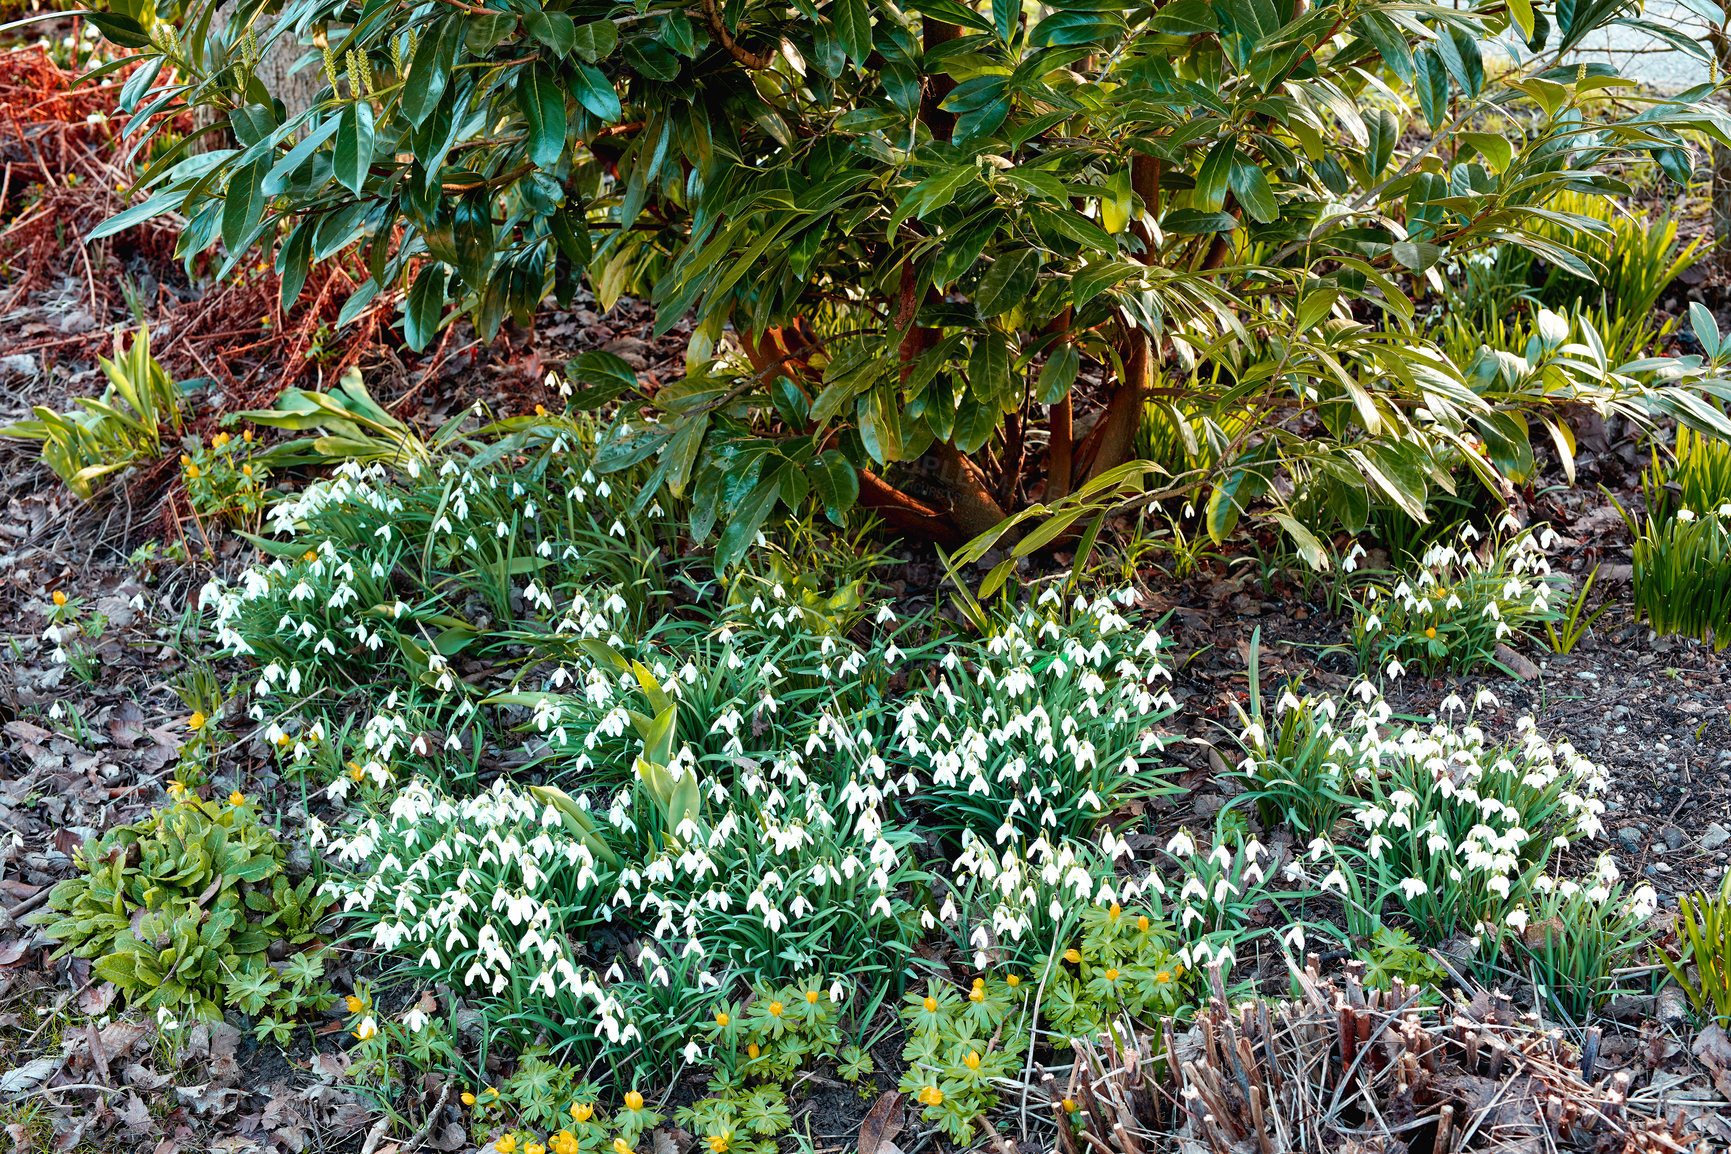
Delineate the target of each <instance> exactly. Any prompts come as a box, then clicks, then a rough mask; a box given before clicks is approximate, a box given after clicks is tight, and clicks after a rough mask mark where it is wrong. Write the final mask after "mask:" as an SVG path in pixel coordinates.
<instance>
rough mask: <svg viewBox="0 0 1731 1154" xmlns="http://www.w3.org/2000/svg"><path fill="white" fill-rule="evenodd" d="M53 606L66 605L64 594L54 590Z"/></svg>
mask: <svg viewBox="0 0 1731 1154" xmlns="http://www.w3.org/2000/svg"><path fill="white" fill-rule="evenodd" d="M54 604H56V605H64V604H66V594H64V593H62V592H61V591H60V590H58V589H56V590H55V591H54Z"/></svg>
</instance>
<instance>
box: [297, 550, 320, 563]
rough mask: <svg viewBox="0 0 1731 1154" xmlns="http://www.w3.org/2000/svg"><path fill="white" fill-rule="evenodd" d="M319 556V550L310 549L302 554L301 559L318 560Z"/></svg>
mask: <svg viewBox="0 0 1731 1154" xmlns="http://www.w3.org/2000/svg"><path fill="white" fill-rule="evenodd" d="M318 556H319V555H318V551H317V550H314V549H308V550H307V551H306V552H305V553H302V554H301V560H302V561H316V560H318Z"/></svg>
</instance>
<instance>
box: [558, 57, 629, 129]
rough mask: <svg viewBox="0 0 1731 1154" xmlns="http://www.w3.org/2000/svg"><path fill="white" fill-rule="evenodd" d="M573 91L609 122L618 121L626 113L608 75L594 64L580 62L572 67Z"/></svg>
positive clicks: (587, 106) (580, 99)
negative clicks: (604, 74)
mask: <svg viewBox="0 0 1731 1154" xmlns="http://www.w3.org/2000/svg"><path fill="white" fill-rule="evenodd" d="M571 92H572V94H573V95H574V96H576V97H577V102H578V103H579V104H581V105H583V107H584V108H587V109H588V110H589V111H590V112H593V113H594V114H595V115H596V116H598V117H600V118H601V119H602V121H604V122H606V123H608V124H614V123H616V122H618V120H619V119H620V118H621V117H622V116H624V115H625V111H624V109H622V108H621V107H620V106H619V94H618V93H617V92H615V91H613V85H612V84H610V83H608V81H607V77H605V76H603V75H602V74H601V72H600V70H599V69H597V68H595V67H594V66H592V65H589V64H578V65H577V66H576V67H575V68H574V69H572V75H571Z"/></svg>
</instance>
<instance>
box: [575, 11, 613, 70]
mask: <svg viewBox="0 0 1731 1154" xmlns="http://www.w3.org/2000/svg"><path fill="white" fill-rule="evenodd" d="M618 43H619V26H618V25H617V24H615V23H613V21H611V20H596V21H594V22H592V23H589V24H579V25H577V27H576V28H574V29H572V31H571V47H572V50H573V51H575V52H576V53H577V55H579V56H581V57H582V58H583V59H585V60H587V61H588V62H589V63H591V64H594V63H595V62H596V61H598V60H605V59H606V58H607V57H608V56H610V55H612V53H613V48H614V46H615V45H616V44H618Z"/></svg>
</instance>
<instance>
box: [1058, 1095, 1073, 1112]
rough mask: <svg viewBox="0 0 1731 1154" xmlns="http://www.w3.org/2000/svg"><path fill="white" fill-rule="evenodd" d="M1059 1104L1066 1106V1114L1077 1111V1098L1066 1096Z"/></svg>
mask: <svg viewBox="0 0 1731 1154" xmlns="http://www.w3.org/2000/svg"><path fill="white" fill-rule="evenodd" d="M1059 1105H1061V1106H1063V1107H1064V1113H1066V1114H1074V1113H1075V1112H1076V1099H1074V1098H1065V1099H1064V1100H1063V1101H1062V1102H1060V1103H1059Z"/></svg>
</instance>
